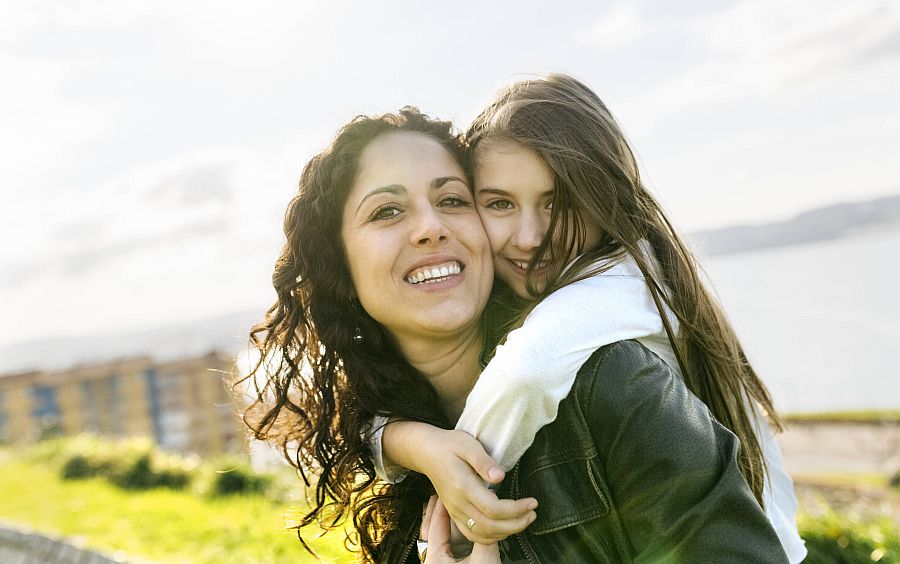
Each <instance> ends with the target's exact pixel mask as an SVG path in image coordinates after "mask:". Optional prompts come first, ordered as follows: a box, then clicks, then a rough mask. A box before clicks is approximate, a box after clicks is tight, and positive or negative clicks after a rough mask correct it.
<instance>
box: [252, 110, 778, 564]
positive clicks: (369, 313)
mask: <svg viewBox="0 0 900 564" xmlns="http://www.w3.org/2000/svg"><path fill="white" fill-rule="evenodd" d="M460 157H461V151H460V146H459V144H458V140H457V139H456V138H455V137H454V136H453V135H452V134H451V129H450V127H449V125H448V124H446V123H439V122H433V121H430V120H428V119H427V118H425V117H423V116H422V115H421V114H419V113H418V112H415V111H413V110H409V109H407V110H405V111H403V112H401V114H400V115H399V116H392V115H386V116H382V117H381V118H360V119H357V120H354V122H352V123H351V124H349V125H348V126H346V127H345V128H344V129H343V130H342V131H341V132H339V134H338V136H337V137H336V139H335V140H334V142H333V143H332V145H331V147H330V148H329V149H328V150H326V151H325V152H323V153H322V154H320V155H318V156H316V157H314V158H313V159H312V160H311V161H310V163H309V164H308V165H307V167H306V168H305V169H304V172H303V175H302V177H301V181H300V192H299V194H298V195H297V196H296V197H295V198H294V199H293V200H292V201H291V203H290V205H289V207H288V211H287V214H286V218H285V233H286V236H287V243H286V244H285V247H284V249H283V251H282V254H281V257H280V258H279V260H278V262H277V264H276V269H275V273H274V275H273V283H274V286H275V288H276V291H277V293H278V301H277V302H276V304H275V305H274V306H273V307H272V308H270V310H269V313H268V315H267V318H266V320H265V321H264V322H263V323H261V324H259V325H258V326H256V327H255V328H254V330H253V333H252V341H253V342H254V344H255V345H256V346H257V348H258V349H259V350H260V359H261V360H260V362H259V363H258V364H257V366H256V369H255V370H254V373H253V374H251V377H253V376H257V373H258V374H259V377H257V378H254V381H260V380H262V381H264V382H265V384H264V385H261V386H260V389H259V390H258V392H259V394H258V401H257V403H256V405H255V406H252V407H251V409H249V410H248V412H247V414H246V419H247V420H248V423H249V424H250V425H251V427H252V428H253V429H254V430H255V431H256V435H257V437H258V438H268V439H273V440H275V441H277V442H278V443H279V444H281V445H282V448H283V449H284V451H285V454H286V455H287V456H288V458H289V459H290V460H291V461H292V462H293V463H294V464H295V465H296V466H297V467H298V468H299V469H300V471H301V472H303V473H304V474H303V475H304V477H306V473H305V472H307V471H309V470H311V471H313V472H314V473H315V474H316V475H317V477H318V480H317V483H316V488H315V489H316V495H315V501H314V504H313V506H312V508H311V509H310V512H309V513H308V514H307V515H306V517H305V519H304V520H303V522H302V523H301V526H302V525H305V524H308V523H311V522H313V521H317V522H319V523H320V524H322V525H323V526H324V527H326V528H336V527H338V526H340V525H341V524H342V519H343V518H345V517H348V516H352V519H353V525H354V527H355V529H356V531H357V533H358V535H359V543H360V545H361V547H362V551H363V556H364V558H366V559H368V560H375V561H383V562H403V561H406V560H407V559H408V558H410V557H411V556H412V550H413V545H414V543H413V541H414V540H415V538H416V532H417V529H418V526H419V522H420V520H421V517H422V507H423V506H424V503H425V502H426V501H427V500H428V498H429V496H430V495H431V493H432V492H433V490H432V488H431V486H430V484H429V482H428V481H427V480H426V479H425V478H424V477H423V476H421V475H415V474H414V475H411V476H410V477H409V478H408V479H406V480H403V481H402V482H401V483H399V484H388V485H384V486H379V487H373V483H374V469H373V466H372V462H371V458H370V452H369V450H368V448H367V443H366V441H365V440H364V437H363V436H362V435H363V433H364V431H365V430H366V428H367V426H368V424H369V422H370V420H371V418H372V417H373V416H374V415H393V416H396V417H399V418H402V419H406V420H410V421H420V422H426V423H429V424H432V425H436V426H439V427H443V428H450V427H451V426H452V423H453V422H454V421H455V419H456V418H457V417H458V416H459V414H460V413H461V412H462V409H463V406H464V404H465V399H466V396H467V394H468V393H469V391H470V390H471V388H472V385H473V384H474V381H475V379H476V378H477V375H478V373H479V371H480V368H481V364H482V360H483V359H482V354H483V349H484V340H485V333H484V329H483V326H482V322H481V320H480V316H481V313H482V310H483V309H484V307H485V305H486V303H487V301H488V296H489V293H490V289H491V285H492V280H493V271H492V260H491V254H490V249H489V246H488V242H487V240H486V238H485V235H484V232H483V230H482V228H481V224H480V220H479V218H478V215H477V213H476V212H475V209H474V202H473V198H472V194H471V192H470V190H469V186H470V182H469V181H468V179H467V176H466V174H465V173H464V170H463V168H462V166H461V165H460V164H459V163H460ZM614 347H615V348H609V347H606V348H604V349H601V350H599V351H597V353H596V354H595V355H594V356H592V361H590V362H589V363H586V364H585V367H584V368H583V369H582V371H583V372H584V373H585V374H586V376H585V377H584V378H580V379H579V381H578V382H576V385H575V387H574V388H573V389H574V390H576V391H577V393H573V394H572V395H570V397H569V398H567V402H568V403H565V402H564V406H569V407H565V409H564V408H563V407H561V408H560V413H561V414H566V413H572V414H574V413H575V411H570V408H571V409H572V410H576V411H578V410H581V409H583V408H584V407H585V406H589V404H592V403H593V402H594V400H596V401H597V402H601V403H602V405H601V403H598V406H600V408H598V409H597V410H596V411H593V410H590V409H588V410H587V413H590V414H591V415H592V417H596V418H597V423H598V424H597V425H596V426H595V427H596V428H594V427H585V426H584V425H581V426H577V428H576V423H575V421H574V415H573V417H571V418H570V417H569V416H565V417H562V416H561V417H560V418H559V419H558V422H557V423H554V425H553V426H550V427H548V428H547V429H551V434H548V433H544V437H545V438H546V439H547V440H542V441H538V442H536V443H535V446H533V447H532V449H529V454H526V457H528V456H529V455H530V454H533V455H534V456H531V460H532V461H534V460H535V457H537V459H540V455H541V453H540V452H537V451H534V449H535V447H538V448H540V445H544V446H545V447H548V448H549V447H551V446H552V445H553V444H555V443H560V441H558V440H553V436H552V431H553V430H554V429H555V430H556V431H560V432H563V433H569V432H571V436H575V437H578V439H579V441H585V444H590V445H592V448H593V454H592V455H591V456H590V458H589V459H588V460H587V461H585V460H582V462H584V464H578V465H576V466H577V468H573V467H570V465H568V464H553V465H551V467H549V468H550V471H548V472H544V473H543V474H541V475H540V476H539V478H540V479H536V480H535V479H531V478H532V476H522V478H523V480H522V483H521V484H517V483H515V482H512V483H509V484H508V486H509V489H510V491H512V492H516V491H518V490H520V487H523V486H524V487H531V486H535V485H537V486H538V487H540V486H541V484H543V486H546V487H552V485H553V484H554V483H556V484H558V483H559V479H561V478H566V477H567V476H568V477H570V478H571V477H573V476H574V479H575V482H573V483H572V486H573V487H576V490H573V491H577V492H578V493H579V494H583V495H579V496H578V499H574V498H571V497H570V498H569V499H571V500H572V505H571V506H569V505H567V504H566V503H562V505H559V504H556V505H554V504H553V503H551V502H550V501H552V500H550V501H547V502H545V501H544V500H542V501H541V503H542V507H541V509H540V511H539V513H538V514H535V513H534V512H532V511H531V508H532V507H533V505H532V503H531V500H530V499H528V498H525V499H520V500H517V501H512V500H505V504H506V506H505V509H506V510H508V511H509V512H510V513H517V514H521V515H522V516H523V517H522V519H521V522H520V523H519V525H520V526H519V528H522V527H524V526H526V525H527V524H529V523H530V522H535V523H541V525H542V527H541V531H540V533H541V535H540V537H539V538H538V537H536V538H530V537H528V538H525V540H523V537H517V540H519V541H521V542H523V543H526V545H525V550H529V551H531V552H529V553H528V554H529V555H530V557H531V558H537V559H538V560H539V561H551V560H549V559H551V558H552V556H550V555H551V554H553V553H554V551H558V550H560V548H561V547H565V546H569V545H570V544H571V542H570V541H571V537H570V536H569V535H573V534H574V535H587V537H589V538H595V539H601V538H602V539H606V540H608V541H609V543H605V544H602V545H600V544H596V543H588V544H585V545H578V546H577V548H578V550H579V551H584V552H580V553H579V555H578V557H579V558H580V559H582V560H583V561H602V559H604V558H605V559H607V560H610V561H617V560H622V558H623V556H627V557H628V558H634V557H640V556H647V555H653V556H656V555H675V554H677V555H678V556H683V557H685V558H689V559H690V558H693V561H698V560H702V559H704V558H708V557H710V555H712V554H715V555H717V556H718V555H719V554H720V553H722V552H721V551H723V550H724V551H725V552H727V553H728V554H727V557H726V558H725V559H724V560H723V559H721V558H720V559H719V561H729V560H730V561H735V562H738V561H740V562H745V561H774V562H781V561H783V559H784V557H783V554H782V553H781V549H780V545H779V544H778V540H777V537H776V536H775V535H774V533H773V531H772V529H771V528H770V526H769V525H768V522H767V521H766V520H765V517H764V515H763V514H762V511H761V509H760V507H759V505H758V504H757V503H756V502H755V500H754V498H753V495H752V494H751V492H750V490H749V488H748V487H747V484H746V482H744V480H743V478H742V477H741V475H740V472H739V470H738V466H737V459H736V453H737V442H736V440H735V439H734V436H733V435H731V434H730V433H728V432H727V431H726V430H725V429H724V428H722V427H721V426H720V425H718V424H717V423H716V422H715V421H714V420H713V419H712V418H711V417H710V415H709V413H708V411H707V410H706V409H705V407H704V406H703V405H702V404H700V403H699V402H697V401H695V400H693V399H692V398H691V396H690V394H688V393H687V391H686V389H685V388H684V386H683V385H682V384H681V383H680V380H679V379H678V378H677V377H675V376H674V375H673V374H672V372H671V371H670V370H668V369H667V368H666V367H665V365H664V364H663V363H662V362H659V361H658V359H656V360H654V358H653V357H652V356H649V355H648V353H647V352H646V350H645V349H643V348H642V347H641V345H639V344H637V343H633V342H632V343H630V344H629V343H625V344H621V345H620V346H614ZM609 371H612V372H613V373H615V374H613V373H607V372H609ZM639 375H644V376H647V375H650V376H652V377H642V378H637V376H639ZM614 377H615V378H618V379H619V381H620V383H621V384H622V385H621V387H620V390H619V391H618V392H615V393H608V392H607V391H606V388H604V387H601V386H591V385H590V382H592V381H600V380H608V379H611V378H614ZM643 382H650V383H652V386H650V387H644V385H643ZM651 388H652V389H651ZM660 393H661V394H662V395H661V396H660ZM634 394H638V396H639V397H648V396H649V395H651V394H655V396H660V397H658V398H657V399H658V400H659V401H657V402H656V404H655V405H654V406H653V408H652V409H649V410H646V411H645V407H641V405H640V403H641V402H630V405H627V404H628V403H629V402H626V401H623V400H627V399H629V398H632V399H633V398H634V397H638V396H635V395H634ZM569 399H571V400H572V401H568V400H569ZM583 402H586V403H583ZM610 402H611V403H612V404H613V405H615V406H617V407H616V408H615V409H612V408H610V406H608V405H606V404H607V403H610ZM619 404H621V405H619ZM623 409H624V410H625V411H623ZM638 412H640V413H639V415H640V416H641V417H639V420H638V421H635V422H633V423H634V424H629V425H620V426H619V427H620V431H622V432H624V433H625V434H624V436H626V437H631V438H632V439H633V440H627V441H624V442H620V441H617V440H615V439H616V438H615V436H613V435H610V434H609V433H610V432H611V430H612V429H614V428H616V426H615V425H613V424H611V423H610V422H611V421H614V420H615V417H616V415H617V414H618V415H621V416H623V417H629V416H630V415H635V414H638ZM611 418H612V419H611ZM619 422H620V423H621V422H622V421H619ZM673 432H674V433H679V436H681V437H682V438H683V437H690V438H691V440H690V443H689V445H690V447H689V448H687V447H685V446H684V445H682V447H683V448H676V449H675V450H674V451H673V450H672V449H671V448H669V446H671V445H672V444H678V443H677V441H676V442H675V443H673V442H672V440H671V439H672V437H671V436H670V434H671V433H673ZM648 440H649V441H650V442H649V443H648V442H646V441H648ZM548 441H549V442H548ZM653 443H657V444H660V445H662V446H665V448H662V447H661V448H660V449H655V448H646V446H647V444H653ZM666 445H668V446H666ZM583 452H585V451H583ZM547 454H548V455H549V456H551V457H553V456H555V455H556V454H559V453H553V452H549V453H547ZM617 460H619V461H625V460H627V461H629V464H628V467H627V468H626V467H623V466H621V465H619V466H617V464H618V463H616V461H617ZM660 464H666V465H667V471H665V472H663V473H662V474H661V475H660V474H659V473H658V469H659V468H660V466H659V465H660ZM553 468H556V469H558V470H572V471H577V472H578V473H577V474H575V475H572V474H565V475H561V474H557V472H556V470H554V469H553ZM546 469H547V468H545V470H546ZM584 472H587V474H585V473H584ZM607 476H610V477H616V478H619V479H621V484H622V488H620V489H618V490H615V489H610V486H611V484H612V482H611V481H610V480H607ZM513 477H514V478H515V477H516V476H513ZM639 477H644V478H649V477H654V479H653V480H643V479H636V478H639ZM656 478H660V479H656ZM673 479H674V480H673ZM666 486H673V487H671V488H666ZM617 487H618V486H617ZM661 487H662V488H664V489H668V490H669V492H668V493H667V494H665V495H663V491H664V490H661V489H660V488H661ZM585 488H586V489H585ZM563 491H566V490H565V489H564V490H563ZM570 493H571V492H570ZM620 494H621V495H620ZM654 497H657V498H658V500H653V499H652V498H654ZM641 500H642V501H643V503H639V501H641ZM576 502H577V507H576V506H575V503H576ZM584 503H587V504H588V506H589V507H588V508H587V509H588V512H589V518H585V514H581V513H579V514H581V517H580V518H579V519H577V522H572V523H564V524H563V525H564V526H562V529H560V528H558V527H559V526H560V523H558V522H557V521H556V520H557V519H558V518H562V519H564V520H565V519H567V518H568V517H567V515H569V514H570V513H571V512H572V511H580V510H581V509H584V507H583V504H584ZM685 515H692V516H693V517H694V518H691V519H681V520H680V521H679V520H678V519H677V518H676V517H681V516H685ZM705 515H709V516H715V517H716V521H715V523H714V525H711V524H710V523H708V522H707V521H706V519H705V517H704V516H705ZM541 519H544V521H542V522H541V521H540V520H541ZM548 519H549V520H550V521H548ZM675 522H678V523H677V524H676V525H675V526H673V525H672V524H673V523H675ZM554 524H555V525H554ZM548 527H549V528H548ZM563 529H564V530H563ZM629 534H632V535H634V538H635V539H637V540H635V541H631V543H630V544H629V543H628V542H626V540H625V539H627V538H628V535H629ZM673 539H678V546H673V545H671V544H670V541H672V540H673ZM507 544H508V543H507ZM481 550H482V549H481V547H479V555H481ZM504 550H505V551H506V552H507V554H513V552H514V550H515V547H510V546H506V547H504ZM711 551H712V552H711ZM770 553H771V555H772V556H768V555H769V554H770ZM761 555H765V556H761ZM512 557H515V556H512Z"/></svg>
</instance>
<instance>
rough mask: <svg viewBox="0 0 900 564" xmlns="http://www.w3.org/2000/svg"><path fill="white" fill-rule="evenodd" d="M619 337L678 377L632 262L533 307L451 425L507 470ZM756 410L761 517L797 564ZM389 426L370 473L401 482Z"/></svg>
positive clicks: (801, 549) (791, 499)
mask: <svg viewBox="0 0 900 564" xmlns="http://www.w3.org/2000/svg"><path fill="white" fill-rule="evenodd" d="M647 251H649V249H647ZM648 254H650V253H648ZM668 319H669V323H670V324H671V327H672V330H673V331H675V332H676V334H677V331H678V324H677V320H676V319H675V316H674V315H672V314H671V313H669V315H668ZM625 339H635V340H637V341H638V342H640V343H641V344H643V345H644V346H645V347H647V348H648V349H650V350H651V351H652V352H653V353H655V354H656V355H657V356H659V357H660V358H661V359H662V360H663V361H665V362H666V364H668V366H669V367H670V368H671V369H672V371H673V372H675V373H677V374H678V375H679V376H680V377H682V374H681V370H680V368H679V366H678V362H677V360H676V357H675V353H674V351H673V349H672V345H671V343H670V342H669V339H668V336H667V335H666V332H665V330H664V328H663V323H662V319H661V317H660V315H659V311H658V310H657V308H656V304H655V303H654V301H653V297H652V296H651V295H650V291H649V290H648V288H647V284H646V282H645V280H644V276H643V274H642V273H641V271H640V269H639V268H638V266H637V263H636V262H635V261H634V259H633V258H632V257H630V256H626V258H624V259H623V260H622V261H621V262H620V263H618V264H616V265H615V266H613V267H611V268H609V269H608V270H606V271H605V272H602V273H601V274H598V275H596V276H591V277H589V278H586V279H584V280H581V281H578V282H575V283H573V284H569V285H568V286H565V287H563V288H560V289H559V290H557V291H555V292H553V293H551V294H550V295H549V296H547V297H546V298H544V299H543V300H542V301H541V302H540V303H538V304H537V305H536V306H535V308H534V309H533V310H532V312H531V313H530V314H529V315H528V317H527V318H526V319H525V321H524V323H523V324H522V326H521V327H519V328H517V329H515V330H513V331H511V332H510V333H509V335H507V337H506V341H505V342H504V344H502V345H499V346H498V347H497V351H496V353H495V355H494V358H492V359H491V361H490V362H489V363H488V365H487V366H486V367H485V369H484V370H483V371H482V373H481V376H480V377H479V379H478V381H477V383H476V384H475V387H474V388H473V389H472V391H471V393H470V394H469V396H468V399H467V400H466V406H465V409H464V410H463V412H462V415H461V416H460V418H459V421H458V422H457V424H456V429H457V430H460V431H465V432H467V433H469V434H470V435H472V436H474V437H475V438H477V439H478V440H479V441H480V442H481V444H482V445H484V448H485V450H486V451H487V453H488V454H490V455H491V456H492V457H493V458H494V460H496V461H497V462H498V464H500V466H501V467H503V469H504V470H509V469H510V468H512V467H513V466H515V464H516V462H517V461H518V460H519V458H521V457H522V455H523V454H524V453H525V451H526V450H527V449H528V447H529V446H531V443H532V442H533V441H534V438H535V436H536V435H537V432H538V431H539V430H540V429H541V428H542V427H543V426H545V425H547V424H549V423H551V422H553V420H554V419H556V414H557V410H558V407H559V403H560V402H561V401H562V400H563V399H564V398H565V397H566V396H567V395H569V391H570V390H571V389H572V385H573V384H574V382H575V376H576V375H577V373H578V370H579V369H580V368H581V366H582V365H583V364H584V363H585V362H586V361H587V359H588V358H589V357H590V356H591V355H592V354H593V353H594V351H596V350H597V349H598V348H600V347H602V346H605V345H608V344H611V343H615V342H617V341H622V340H625ZM754 413H755V414H756V422H757V436H758V437H759V440H760V445H761V447H762V450H763V456H764V458H765V461H766V466H767V470H768V472H767V476H766V484H765V490H764V492H763V499H764V502H765V506H766V507H765V511H766V516H767V517H768V518H769V520H770V521H771V523H772V526H773V528H774V529H775V532H776V533H777V534H778V537H779V539H780V540H781V543H782V545H783V546H784V549H785V552H786V553H787V556H788V559H789V560H790V562H792V563H794V562H800V561H801V560H803V558H804V557H805V556H806V547H805V546H804V543H803V540H802V539H801V538H800V534H799V532H798V530H797V521H796V515H797V498H796V496H795V495H794V485H793V482H792V480H791V478H790V476H788V474H787V472H786V471H785V469H784V461H783V460H782V457H781V449H780V448H779V446H778V443H777V442H776V441H775V433H773V432H772V429H771V428H770V427H769V424H768V423H767V422H766V419H765V417H764V416H763V415H762V414H761V413H760V411H759V410H758V409H756V407H755V406H754ZM385 423H387V420H386V419H383V418H376V420H375V421H374V422H373V429H374V432H373V434H372V445H373V452H374V458H375V466H376V471H377V472H378V475H379V476H380V477H382V478H383V479H386V480H388V481H397V480H399V479H401V478H402V476H403V473H404V472H405V470H404V469H403V468H399V467H385V466H384V458H383V453H382V450H381V429H382V428H383V426H384V424H385Z"/></svg>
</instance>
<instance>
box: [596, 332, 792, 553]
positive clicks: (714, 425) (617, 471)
mask: <svg viewBox="0 0 900 564" xmlns="http://www.w3.org/2000/svg"><path fill="white" fill-rule="evenodd" d="M584 369H588V370H591V371H593V374H592V375H591V377H589V378H581V379H579V383H583V385H584V386H585V387H587V388H588V389H587V393H582V394H579V397H580V398H581V399H580V403H582V410H583V413H584V414H585V417H586V418H587V421H588V424H589V426H590V428H591V434H592V436H593V439H594V441H595V443H596V445H597V448H598V451H599V453H600V456H601V458H602V459H603V465H604V466H605V468H606V469H607V479H608V485H609V490H610V493H611V495H612V497H613V500H614V505H615V506H616V507H617V509H618V511H619V514H620V519H621V521H622V524H623V526H624V528H625V532H626V535H627V537H628V539H629V541H630V543H631V545H632V547H633V549H634V550H635V553H636V555H637V557H636V558H635V562H717V563H728V562H735V563H738V562H740V563H748V562H779V563H780V562H787V557H786V556H785V554H784V550H783V549H782V547H781V543H780V542H779V540H778V537H777V535H776V534H775V531H774V530H773V529H772V526H771V525H770V523H769V521H768V519H767V518H766V516H765V514H764V513H763V510H762V508H761V507H760V506H759V504H758V503H757V501H756V498H755V497H754V496H753V494H752V492H751V491H750V488H749V486H748V485H747V483H746V481H745V480H744V479H743V477H742V475H741V473H740V470H739V469H738V463H737V454H738V449H739V446H740V445H739V442H738V439H737V437H735V435H734V434H732V433H731V432H730V431H728V430H727V429H726V428H725V427H723V426H722V425H720V424H719V423H718V422H717V421H716V420H715V419H714V418H713V417H712V415H711V414H710V412H709V410H708V409H707V407H706V405H705V404H703V402H701V401H700V400H699V399H697V398H696V397H695V396H694V395H693V394H691V392H690V391H689V390H688V389H687V387H686V386H685V385H684V383H683V382H682V380H681V379H680V378H678V377H677V376H675V375H674V374H673V373H672V371H671V370H670V369H669V368H668V367H667V366H666V365H665V363H664V362H662V361H661V360H660V359H659V358H658V357H657V356H655V355H654V354H653V353H651V352H650V351H648V350H647V349H646V348H644V347H643V346H642V345H640V344H639V343H637V342H634V341H623V342H620V343H616V344H614V345H611V346H610V347H606V348H605V349H603V350H601V351H600V353H599V354H598V355H596V356H595V357H593V358H592V359H591V361H589V362H588V363H587V364H586V365H585V367H584ZM579 385H580V384H579Z"/></svg>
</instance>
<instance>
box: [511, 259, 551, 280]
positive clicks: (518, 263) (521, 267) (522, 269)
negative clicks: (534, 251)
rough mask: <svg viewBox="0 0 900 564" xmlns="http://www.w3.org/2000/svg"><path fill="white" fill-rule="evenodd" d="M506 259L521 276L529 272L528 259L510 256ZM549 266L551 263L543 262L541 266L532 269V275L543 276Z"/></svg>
mask: <svg viewBox="0 0 900 564" xmlns="http://www.w3.org/2000/svg"><path fill="white" fill-rule="evenodd" d="M506 261H507V262H508V263H509V264H510V266H511V267H512V269H513V271H514V272H516V273H517V274H519V275H521V276H525V274H526V273H527V272H528V261H523V260H517V259H510V258H508V259H506ZM548 266H549V263H546V262H545V263H543V264H541V265H540V266H538V267H536V268H535V269H534V270H533V271H532V275H534V276H541V275H543V274H546V272H547V267H548Z"/></svg>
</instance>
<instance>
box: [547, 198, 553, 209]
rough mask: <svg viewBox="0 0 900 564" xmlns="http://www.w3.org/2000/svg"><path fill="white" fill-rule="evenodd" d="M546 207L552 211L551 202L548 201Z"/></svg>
mask: <svg viewBox="0 0 900 564" xmlns="http://www.w3.org/2000/svg"><path fill="white" fill-rule="evenodd" d="M546 207H547V209H548V210H552V209H553V200H550V201H549V202H547V206H546Z"/></svg>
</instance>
